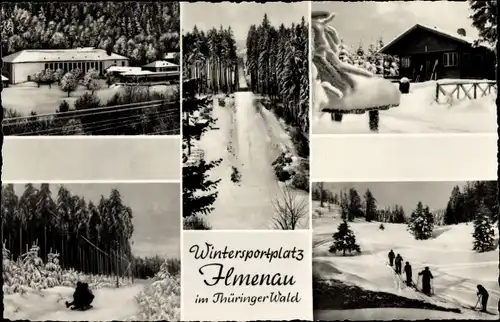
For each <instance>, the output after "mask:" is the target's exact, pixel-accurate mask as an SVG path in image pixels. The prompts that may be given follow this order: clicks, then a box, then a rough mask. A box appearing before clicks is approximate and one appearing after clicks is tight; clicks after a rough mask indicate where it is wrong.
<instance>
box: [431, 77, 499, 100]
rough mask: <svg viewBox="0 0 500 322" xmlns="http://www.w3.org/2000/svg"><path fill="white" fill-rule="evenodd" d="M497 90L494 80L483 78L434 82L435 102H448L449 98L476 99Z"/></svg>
mask: <svg viewBox="0 0 500 322" xmlns="http://www.w3.org/2000/svg"><path fill="white" fill-rule="evenodd" d="M496 90H497V85H496V81H490V80H484V81H475V80H471V81H470V82H464V81H456V82H453V81H451V82H446V83H440V82H437V83H436V97H435V100H436V102H437V103H449V101H450V100H451V99H457V100H466V99H470V100H473V99H477V98H481V97H484V96H487V95H490V94H492V93H493V92H494V91H496Z"/></svg>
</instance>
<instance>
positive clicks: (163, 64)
mask: <svg viewBox="0 0 500 322" xmlns="http://www.w3.org/2000/svg"><path fill="white" fill-rule="evenodd" d="M142 69H144V70H149V71H152V72H178V71H179V65H177V64H174V63H171V62H168V61H166V60H157V61H154V62H152V63H149V64H147V65H144V66H142Z"/></svg>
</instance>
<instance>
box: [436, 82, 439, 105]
mask: <svg viewBox="0 0 500 322" xmlns="http://www.w3.org/2000/svg"><path fill="white" fill-rule="evenodd" d="M436 103H439V83H436Z"/></svg>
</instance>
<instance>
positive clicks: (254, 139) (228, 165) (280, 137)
mask: <svg viewBox="0 0 500 322" xmlns="http://www.w3.org/2000/svg"><path fill="white" fill-rule="evenodd" d="M240 83H245V80H244V76H243V73H241V75H240ZM242 87H246V86H242ZM234 100H235V106H234V107H232V106H229V105H228V102H229V100H228V99H226V106H220V105H219V103H218V97H214V101H213V103H214V108H213V117H215V118H216V119H217V122H216V124H215V125H214V126H213V127H214V128H215V129H214V130H211V131H208V132H207V133H205V134H204V136H203V137H202V138H201V140H200V147H201V148H202V149H203V150H204V151H205V159H206V160H207V161H209V160H215V159H218V158H223V161H222V163H221V164H220V165H219V166H218V167H217V168H215V169H214V170H212V171H211V177H213V178H214V179H217V178H220V179H222V181H221V182H220V183H219V186H218V189H217V190H218V191H219V195H218V198H217V201H216V202H215V204H214V207H215V210H214V211H213V212H212V213H211V214H210V215H208V222H209V225H210V226H211V227H212V228H213V229H271V228H272V226H271V223H270V220H271V218H272V216H273V214H274V208H273V204H272V202H273V200H274V199H276V198H277V197H278V196H280V195H281V189H282V188H281V185H280V184H279V182H278V181H277V179H276V177H275V174H274V170H273V167H272V163H273V161H274V160H275V159H276V158H277V157H278V155H279V154H280V153H281V150H280V147H282V146H285V147H289V148H292V149H293V146H292V142H291V140H290V138H289V136H288V134H287V133H286V132H285V130H284V128H283V126H282V125H281V123H280V122H279V121H278V120H277V118H276V117H275V116H274V114H273V113H271V112H270V111H268V110H266V109H264V108H258V107H257V106H256V104H255V101H254V100H255V98H254V94H253V93H252V92H237V93H235V94H234ZM233 167H234V168H235V169H237V170H238V172H239V173H240V174H241V181H240V182H239V183H234V182H232V181H231V173H233V171H234V170H233ZM294 193H296V194H297V197H298V198H305V199H306V200H308V199H309V196H308V194H307V193H305V192H301V191H294ZM304 225H305V223H304Z"/></svg>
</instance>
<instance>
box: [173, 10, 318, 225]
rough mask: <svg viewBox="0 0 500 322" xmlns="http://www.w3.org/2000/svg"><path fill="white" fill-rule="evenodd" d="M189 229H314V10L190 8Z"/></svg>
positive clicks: (186, 44) (185, 20) (186, 20)
mask: <svg viewBox="0 0 500 322" xmlns="http://www.w3.org/2000/svg"><path fill="white" fill-rule="evenodd" d="M181 12H182V19H181V20H182V55H183V61H182V64H183V65H182V69H183V71H182V72H183V98H182V100H183V102H182V104H183V105H182V106H183V107H182V114H183V118H182V122H183V124H182V141H183V199H184V202H183V205H184V206H183V218H184V228H185V229H194V230H206V229H278V230H294V229H307V228H308V227H309V223H310V221H309V193H308V191H309V76H308V75H309V63H308V62H309V51H308V48H309V22H308V16H309V3H307V2H296V3H249V2H244V3H182V5H181Z"/></svg>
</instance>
